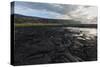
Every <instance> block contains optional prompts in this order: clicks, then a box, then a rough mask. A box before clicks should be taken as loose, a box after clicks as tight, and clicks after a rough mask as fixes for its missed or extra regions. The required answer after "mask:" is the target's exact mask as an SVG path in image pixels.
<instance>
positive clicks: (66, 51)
mask: <svg viewBox="0 0 100 67" xmlns="http://www.w3.org/2000/svg"><path fill="white" fill-rule="evenodd" d="M14 33H15V39H14V43H15V44H14V65H31V64H49V63H65V62H82V61H95V60H97V37H96V36H94V37H89V36H86V34H82V33H83V32H82V31H81V32H71V31H69V30H65V29H60V28H24V27H23V28H15V31H14ZM80 34H82V35H80Z"/></svg>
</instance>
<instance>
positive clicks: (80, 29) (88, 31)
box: [65, 27, 97, 36]
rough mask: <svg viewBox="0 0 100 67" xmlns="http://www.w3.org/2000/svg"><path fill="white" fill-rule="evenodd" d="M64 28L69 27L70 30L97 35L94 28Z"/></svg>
mask: <svg viewBox="0 0 100 67" xmlns="http://www.w3.org/2000/svg"><path fill="white" fill-rule="evenodd" d="M65 29H69V30H70V31H75V32H76V31H77V32H84V33H85V34H88V35H92V36H97V29H96V28H77V27H65Z"/></svg>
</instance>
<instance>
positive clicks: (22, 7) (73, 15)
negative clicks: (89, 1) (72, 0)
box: [14, 1, 97, 22]
mask: <svg viewBox="0 0 100 67" xmlns="http://www.w3.org/2000/svg"><path fill="white" fill-rule="evenodd" d="M14 13H16V14H22V15H27V16H36V17H43V18H52V19H73V20H79V21H82V22H86V21H87V20H89V22H91V21H93V22H94V21H96V19H95V18H96V17H97V7H95V6H82V5H81V6H80V5H68V4H51V3H36V2H18V1H16V2H15V4H14ZM94 19H95V20H94Z"/></svg>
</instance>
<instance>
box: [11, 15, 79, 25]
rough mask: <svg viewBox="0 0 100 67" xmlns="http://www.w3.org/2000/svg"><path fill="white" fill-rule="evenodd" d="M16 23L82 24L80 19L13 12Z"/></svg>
mask: <svg viewBox="0 0 100 67" xmlns="http://www.w3.org/2000/svg"><path fill="white" fill-rule="evenodd" d="M11 17H14V21H15V23H57V24H80V23H81V22H80V21H74V20H66V19H49V18H40V17H33V16H24V15H20V14H12V15H11Z"/></svg>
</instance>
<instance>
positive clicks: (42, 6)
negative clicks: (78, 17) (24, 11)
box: [15, 2, 78, 14]
mask: <svg viewBox="0 0 100 67" xmlns="http://www.w3.org/2000/svg"><path fill="white" fill-rule="evenodd" d="M15 5H16V6H23V7H27V8H31V9H36V10H47V11H51V12H56V13H60V14H66V13H69V12H70V11H72V10H76V9H77V8H78V6H77V5H74V6H73V5H66V4H51V3H36V2H34V3H32V2H15Z"/></svg>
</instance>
